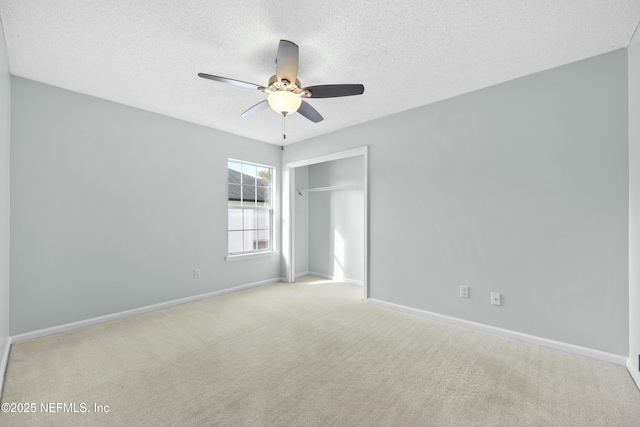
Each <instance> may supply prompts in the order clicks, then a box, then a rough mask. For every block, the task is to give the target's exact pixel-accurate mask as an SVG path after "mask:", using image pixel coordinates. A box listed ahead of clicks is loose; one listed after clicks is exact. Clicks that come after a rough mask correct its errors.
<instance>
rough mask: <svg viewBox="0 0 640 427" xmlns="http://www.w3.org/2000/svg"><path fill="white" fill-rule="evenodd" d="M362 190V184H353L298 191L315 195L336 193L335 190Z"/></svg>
mask: <svg viewBox="0 0 640 427" xmlns="http://www.w3.org/2000/svg"><path fill="white" fill-rule="evenodd" d="M358 188H362V185H361V184H353V185H333V186H331V187H316V188H306V189H298V190H297V191H298V193H300V194H301V193H315V192H318V191H335V190H353V189H358Z"/></svg>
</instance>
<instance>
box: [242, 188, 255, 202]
mask: <svg viewBox="0 0 640 427" xmlns="http://www.w3.org/2000/svg"><path fill="white" fill-rule="evenodd" d="M256 188H257V187H255V186H253V185H243V186H242V204H243V205H246V206H255V205H256Z"/></svg>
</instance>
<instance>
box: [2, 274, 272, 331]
mask: <svg viewBox="0 0 640 427" xmlns="http://www.w3.org/2000/svg"><path fill="white" fill-rule="evenodd" d="M280 281H281V280H280V277H278V278H275V279H268V280H262V281H260V282H254V283H248V284H246V285H240V286H235V287H233V288H228V289H222V290H219V291H214V292H208V293H206V294H200V295H194V296H191V297H186V298H180V299H177V300H173V301H167V302H161V303H159V304H153V305H148V306H145V307H140V308H134V309H132V310H127V311H121V312H119V313H113V314H107V315H106V316H100V317H93V318H91V319H86V320H80V321H78V322H72V323H66V324H64V325H58V326H52V327H50V328H45V329H38V330H36V331H32V332H26V333H24V334H18V335H14V336H12V337H11V343H18V342H22V341H27V340H31V339H34V338H40V337H45V336H47V335H53V334H58V333H60V332H66V331H71V330H73V329H78V328H83V327H85V326H90V325H95V324H98V323H103V322H109V321H111V320H115V319H121V318H123V317H129V316H135V315H136V314H142V313H147V312H149V311H154V310H160V309H162V308H167V307H172V306H174V305H180V304H186V303H188V302H193V301H198V300H201V299H206V298H213V297H217V296H220V295H225V294H230V293H232V292H238V291H242V290H245V289H249V288H255V287H257V286H263V285H269V284H271V283H277V282H280Z"/></svg>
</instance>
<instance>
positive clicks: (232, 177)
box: [227, 162, 242, 184]
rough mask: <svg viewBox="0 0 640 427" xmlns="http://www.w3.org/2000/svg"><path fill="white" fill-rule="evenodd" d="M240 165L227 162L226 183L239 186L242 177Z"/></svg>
mask: <svg viewBox="0 0 640 427" xmlns="http://www.w3.org/2000/svg"><path fill="white" fill-rule="evenodd" d="M241 172H242V165H240V163H235V162H229V167H228V169H227V173H228V178H227V182H229V183H233V184H241V182H240V179H241V177H242V173H241Z"/></svg>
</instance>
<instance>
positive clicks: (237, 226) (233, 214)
mask: <svg viewBox="0 0 640 427" xmlns="http://www.w3.org/2000/svg"><path fill="white" fill-rule="evenodd" d="M229 230H242V209H229Z"/></svg>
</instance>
